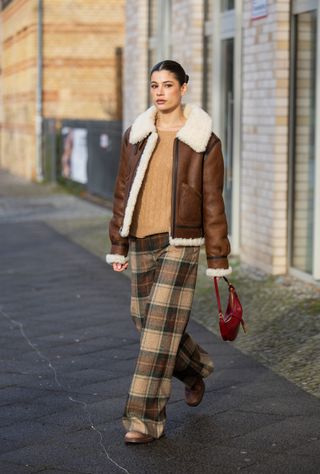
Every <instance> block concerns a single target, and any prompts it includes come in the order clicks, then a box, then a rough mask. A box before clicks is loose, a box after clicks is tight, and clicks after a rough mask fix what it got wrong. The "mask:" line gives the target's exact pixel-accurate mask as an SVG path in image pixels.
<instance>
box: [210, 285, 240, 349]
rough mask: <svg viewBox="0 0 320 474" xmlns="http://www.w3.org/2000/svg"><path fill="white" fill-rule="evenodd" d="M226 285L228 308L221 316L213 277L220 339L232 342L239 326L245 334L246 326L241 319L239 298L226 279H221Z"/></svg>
mask: <svg viewBox="0 0 320 474" xmlns="http://www.w3.org/2000/svg"><path fill="white" fill-rule="evenodd" d="M223 279H224V280H225V281H226V282H227V283H228V288H229V298H228V306H227V310H226V312H225V314H224V315H223V313H222V309H221V301H220V294H219V287H218V279H217V277H214V287H215V290H216V296H217V303H218V309H219V327H220V333H221V336H222V339H223V340H224V341H234V340H235V338H236V337H237V335H238V332H239V327H240V324H241V325H242V329H243V331H244V332H245V333H246V332H247V329H246V325H245V322H244V320H243V319H242V306H241V303H240V300H239V296H238V295H237V292H236V290H235V288H234V286H233V285H231V283H230V282H229V280H228V278H226V277H223Z"/></svg>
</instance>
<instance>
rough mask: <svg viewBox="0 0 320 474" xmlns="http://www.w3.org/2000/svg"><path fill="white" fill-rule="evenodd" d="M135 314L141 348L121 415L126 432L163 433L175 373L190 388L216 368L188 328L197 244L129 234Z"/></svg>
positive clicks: (194, 279)
mask: <svg viewBox="0 0 320 474" xmlns="http://www.w3.org/2000/svg"><path fill="white" fill-rule="evenodd" d="M129 245H130V264H131V271H132V279H131V315H132V318H133V321H134V323H135V325H136V328H137V329H138V331H139V332H140V351H139V355H138V360H137V363H136V368H135V372H134V375H133V379H132V382H131V386H130V390H129V394H128V398H127V403H126V407H125V411H124V415H123V418H122V421H123V425H124V427H125V428H126V430H127V431H139V432H141V433H146V434H150V435H151V436H153V437H154V438H159V437H160V436H161V435H162V433H163V430H164V425H165V421H166V404H167V402H168V399H169V397H170V393H171V384H172V376H175V377H177V378H178V379H179V380H181V381H182V382H184V384H185V385H187V386H189V387H192V385H193V383H194V382H195V380H196V378H197V377H198V376H199V375H200V376H201V377H207V376H208V375H209V374H210V373H211V372H212V371H213V362H212V361H211V360H210V358H209V356H208V354H207V353H206V352H205V351H204V350H203V349H202V348H201V347H200V346H199V345H198V344H196V342H195V341H194V340H193V339H192V338H191V336H190V335H189V334H188V333H187V332H186V331H185V329H186V326H187V324H188V321H189V317H190V312H191V307H192V301H193V295H194V289H195V284H196V278H197V270H198V259H199V251H200V249H199V247H188V246H183V247H182V246H181V247H175V246H173V245H170V244H169V234H168V233H163V234H154V235H151V236H147V237H144V238H136V237H130V238H129Z"/></svg>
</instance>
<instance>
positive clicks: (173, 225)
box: [172, 138, 179, 237]
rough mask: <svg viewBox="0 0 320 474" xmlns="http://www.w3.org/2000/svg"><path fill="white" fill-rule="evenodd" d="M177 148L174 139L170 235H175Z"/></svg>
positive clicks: (177, 143) (176, 140) (176, 142)
mask: <svg viewBox="0 0 320 474" xmlns="http://www.w3.org/2000/svg"><path fill="white" fill-rule="evenodd" d="M178 149H179V140H178V139H177V138H176V139H175V144H174V150H173V173H172V188H173V193H172V237H174V236H175V230H176V229H175V224H176V200H177V199H176V198H177V172H178Z"/></svg>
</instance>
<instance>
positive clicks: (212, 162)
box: [203, 135, 232, 278]
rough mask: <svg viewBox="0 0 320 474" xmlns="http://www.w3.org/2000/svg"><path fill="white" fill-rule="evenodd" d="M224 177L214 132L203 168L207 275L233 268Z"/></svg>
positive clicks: (219, 146)
mask: <svg viewBox="0 0 320 474" xmlns="http://www.w3.org/2000/svg"><path fill="white" fill-rule="evenodd" d="M212 142H213V144H212ZM223 179H224V163H223V156H222V150H221V141H220V140H219V139H218V138H217V137H216V136H215V135H213V136H212V138H211V140H210V142H209V144H208V152H207V153H206V155H205V157H204V168H203V227H204V237H205V247H206V254H207V262H208V268H207V270H206V274H207V276H208V277H209V278H213V277H222V276H226V275H229V274H230V273H231V272H232V268H231V267H230V266H229V263H228V255H229V253H230V242H229V239H228V224H227V217H226V213H225V206H224V201H223V195H222V193H223V184H224V181H223Z"/></svg>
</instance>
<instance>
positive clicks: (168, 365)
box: [107, 60, 232, 443]
mask: <svg viewBox="0 0 320 474" xmlns="http://www.w3.org/2000/svg"><path fill="white" fill-rule="evenodd" d="M188 79H189V77H188V75H186V73H185V71H184V69H183V68H182V66H181V65H180V64H179V63H177V62H175V61H171V60H166V61H161V62H160V63H158V64H156V65H155V66H154V67H153V69H152V71H151V74H150V92H151V97H152V102H153V104H154V105H152V106H151V107H150V108H149V109H148V110H146V111H145V112H144V113H142V114H140V115H139V116H138V117H137V118H136V120H135V121H134V123H133V124H132V126H131V127H129V128H128V129H127V131H126V132H125V133H124V136H123V142H122V149H121V157H120V165H119V172H118V177H117V180H116V185H115V193H114V208H113V217H112V219H111V222H110V226H109V234H110V240H111V243H112V246H111V252H110V254H108V255H107V262H108V263H110V264H112V266H113V269H114V270H115V271H117V272H121V271H123V270H125V269H126V268H127V267H128V256H127V255H128V251H129V249H130V265H131V270H132V282H131V314H132V318H133V321H134V323H135V325H136V327H137V329H138V331H139V332H140V333H141V337H140V352H139V356H138V360H137V364H136V368H135V373H134V375H133V379H132V383H131V386H130V390H129V395H128V399H127V403H126V407H125V412H124V416H123V424H124V427H125V428H126V430H127V433H126V435H125V442H126V443H148V442H150V441H154V440H155V439H158V438H160V437H161V436H162V435H163V433H164V425H165V420H166V404H167V402H168V399H169V396H170V391H171V380H172V376H175V377H177V378H178V379H179V380H181V381H182V382H183V383H184V384H185V400H186V403H187V404H188V405H190V406H197V405H198V404H199V403H200V402H201V400H202V397H203V394H204V390H205V385H204V382H203V378H205V377H207V376H208V375H209V374H210V373H211V372H212V371H213V362H212V361H211V360H210V358H209V356H208V354H207V353H206V352H205V351H204V350H203V349H202V348H201V347H200V346H199V345H198V344H197V343H196V342H195V341H194V340H193V339H192V338H191V336H190V335H189V334H188V333H187V332H186V331H185V329H186V326H187V323H188V320H189V316H190V312H191V306H192V300H193V294H194V288H195V283H196V276H197V267H198V258H199V251H200V246H201V245H202V244H203V243H204V244H205V247H206V254H207V262H208V269H207V270H206V273H207V275H208V276H209V277H211V278H213V277H214V276H217V277H221V276H224V275H228V274H230V273H231V271H232V270H231V268H230V267H229V265H228V258H227V257H228V254H229V253H230V244H229V240H228V236H227V235H228V231H227V221H226V215H225V211H224V202H223V197H222V190H223V172H224V168H223V157H222V153H221V143H220V140H219V139H218V138H217V136H216V135H215V134H214V133H213V132H212V122H211V118H210V117H209V115H208V114H207V113H206V112H205V111H204V110H202V109H201V108H200V107H198V106H196V105H191V104H186V105H183V104H182V102H181V100H182V97H183V96H184V95H185V93H186V92H187V83H188Z"/></svg>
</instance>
